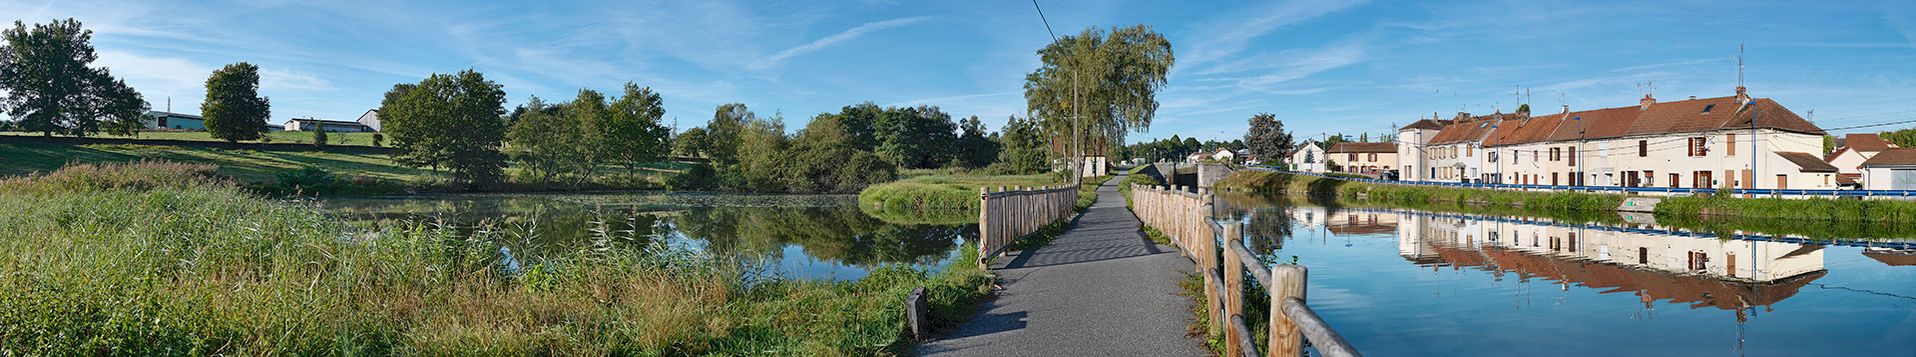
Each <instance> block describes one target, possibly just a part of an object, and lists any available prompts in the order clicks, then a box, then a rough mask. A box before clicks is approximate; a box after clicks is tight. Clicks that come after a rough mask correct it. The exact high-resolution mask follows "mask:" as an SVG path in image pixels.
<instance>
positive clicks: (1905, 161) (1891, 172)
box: [1860, 148, 1916, 190]
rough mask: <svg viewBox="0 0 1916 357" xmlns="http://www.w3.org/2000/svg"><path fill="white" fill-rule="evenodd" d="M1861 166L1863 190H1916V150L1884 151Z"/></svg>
mask: <svg viewBox="0 0 1916 357" xmlns="http://www.w3.org/2000/svg"><path fill="white" fill-rule="evenodd" d="M1860 166H1861V167H1862V171H1863V189H1868V190H1916V148H1892V149H1888V150H1883V151H1882V152H1880V153H1877V154H1876V155H1875V156H1872V157H1870V158H1869V160H1868V161H1864V162H1863V164H1862V165H1860Z"/></svg>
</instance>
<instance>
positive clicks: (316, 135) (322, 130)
mask: <svg viewBox="0 0 1916 357" xmlns="http://www.w3.org/2000/svg"><path fill="white" fill-rule="evenodd" d="M314 126H315V127H316V128H314V129H313V146H319V147H325V146H326V124H315V125H314Z"/></svg>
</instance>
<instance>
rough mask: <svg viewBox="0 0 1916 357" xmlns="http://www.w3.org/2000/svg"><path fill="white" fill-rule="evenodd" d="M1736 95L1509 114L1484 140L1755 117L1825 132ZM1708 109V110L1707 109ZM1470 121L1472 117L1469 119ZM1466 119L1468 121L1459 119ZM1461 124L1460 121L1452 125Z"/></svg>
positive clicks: (1658, 128)
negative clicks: (1522, 115) (1528, 115)
mask: <svg viewBox="0 0 1916 357" xmlns="http://www.w3.org/2000/svg"><path fill="white" fill-rule="evenodd" d="M1738 107H1739V105H1738V103H1737V100H1736V97H1717V98H1703V99H1691V100H1681V101H1674V102H1660V103H1653V104H1650V105H1649V106H1648V107H1644V106H1642V105H1633V106H1626V107H1613V108H1602V109H1593V110H1584V111H1574V112H1569V113H1558V114H1549V115H1540V116H1535V117H1531V118H1530V119H1527V120H1526V119H1513V118H1514V117H1515V116H1507V117H1506V120H1503V121H1502V122H1501V123H1498V124H1495V126H1497V129H1496V130H1495V131H1494V132H1491V133H1489V135H1488V136H1487V137H1485V138H1483V139H1482V140H1483V142H1484V145H1485V146H1503V145H1517V144H1528V143H1536V142H1546V141H1574V140H1577V139H1579V138H1582V139H1607V138H1618V137H1625V136H1637V135H1658V134H1670V133H1693V132H1706V131H1715V130H1725V129H1746V128H1749V127H1750V121H1751V120H1755V121H1756V123H1757V125H1758V126H1759V127H1762V128H1767V129H1775V130H1781V131H1786V132H1793V133H1803V134H1812V135H1823V134H1824V132H1823V129H1822V128H1818V127H1816V125H1815V124H1812V123H1810V122H1809V121H1808V120H1803V118H1802V117H1800V116H1797V115H1796V113H1794V112H1791V111H1790V110H1789V109H1788V108H1784V107H1783V106H1782V105H1781V104H1777V103H1776V101H1774V100H1770V99H1762V98H1759V99H1753V100H1751V101H1750V104H1749V106H1747V107H1744V108H1742V109H1741V110H1740V111H1739V109H1738ZM1706 109H1707V111H1706ZM1464 123H1468V122H1464ZM1459 124H1463V123H1459ZM1452 126H1457V125H1452ZM1449 131H1450V127H1446V128H1445V131H1444V132H1440V133H1439V135H1440V138H1437V139H1433V140H1432V144H1437V143H1439V141H1440V140H1470V139H1467V138H1466V137H1468V135H1465V134H1467V132H1459V133H1457V134H1455V135H1457V137H1453V136H1445V135H1444V134H1445V133H1448V132H1449Z"/></svg>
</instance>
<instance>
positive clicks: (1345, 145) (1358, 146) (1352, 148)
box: [1325, 141, 1397, 153]
mask: <svg viewBox="0 0 1916 357" xmlns="http://www.w3.org/2000/svg"><path fill="white" fill-rule="evenodd" d="M1325 152H1332V153H1351V152H1358V153H1396V152H1397V143H1360V142H1350V141H1346V142H1341V143H1337V145H1335V146H1331V149H1330V150H1325Z"/></svg>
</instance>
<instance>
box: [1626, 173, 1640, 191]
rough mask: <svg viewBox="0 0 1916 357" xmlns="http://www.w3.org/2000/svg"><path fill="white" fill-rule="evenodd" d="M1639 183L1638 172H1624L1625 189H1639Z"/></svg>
mask: <svg viewBox="0 0 1916 357" xmlns="http://www.w3.org/2000/svg"><path fill="white" fill-rule="evenodd" d="M1637 182H1638V181H1637V172H1636V171H1624V172H1623V187H1637Z"/></svg>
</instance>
